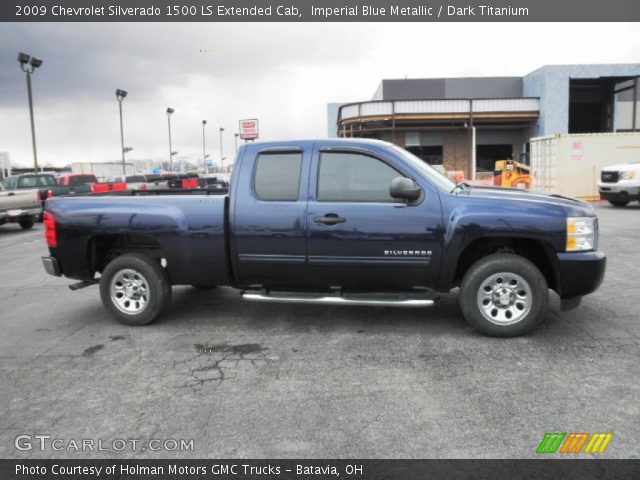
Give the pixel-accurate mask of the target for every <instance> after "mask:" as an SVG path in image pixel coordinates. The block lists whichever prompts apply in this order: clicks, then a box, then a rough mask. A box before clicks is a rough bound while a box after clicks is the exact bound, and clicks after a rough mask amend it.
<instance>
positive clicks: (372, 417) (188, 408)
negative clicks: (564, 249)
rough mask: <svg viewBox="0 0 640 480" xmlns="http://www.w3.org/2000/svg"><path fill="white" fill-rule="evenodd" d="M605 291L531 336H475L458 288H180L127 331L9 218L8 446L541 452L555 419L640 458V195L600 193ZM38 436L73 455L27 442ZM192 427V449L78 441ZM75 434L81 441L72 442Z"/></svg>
mask: <svg viewBox="0 0 640 480" xmlns="http://www.w3.org/2000/svg"><path fill="white" fill-rule="evenodd" d="M597 209H598V213H599V216H600V225H601V237H600V245H601V249H602V250H604V251H605V252H606V253H607V254H608V257H609V260H608V262H609V263H608V270H607V274H606V278H605V282H604V284H603V286H602V287H601V288H600V290H598V291H597V292H596V293H595V294H593V295H591V296H589V297H587V298H585V300H584V301H583V304H582V306H581V307H580V308H579V309H577V310H574V311H572V312H566V313H561V312H560V310H559V301H558V299H557V297H555V295H553V294H552V300H551V309H550V312H549V315H548V318H547V320H546V322H545V323H544V324H543V325H542V326H541V327H540V328H538V329H537V330H535V331H534V332H532V333H531V334H529V335H528V336H526V337H522V338H517V339H494V338H488V337H483V336H481V335H479V334H476V333H475V332H474V331H472V330H471V329H470V328H469V327H468V326H467V325H466V323H465V321H464V319H463V317H462V315H461V313H460V311H459V309H458V306H457V295H456V294H455V292H454V293H453V294H452V295H450V296H448V297H446V299H445V300H443V301H442V302H441V303H439V304H438V305H437V306H435V307H433V308H431V309H426V310H403V309H400V310H394V309H387V308H383V309H379V308H362V307H315V306H300V305H263V304H253V303H251V304H250V303H245V302H243V301H242V300H240V299H239V298H238V294H237V292H235V291H234V290H232V289H228V288H220V289H217V290H214V291H208V292H207V291H195V290H193V289H191V288H186V287H179V288H174V297H173V303H172V305H171V307H170V309H169V310H168V312H167V313H166V314H165V315H164V316H163V317H162V318H161V319H160V320H159V321H158V322H157V323H155V324H153V325H150V326H147V327H138V328H134V327H125V326H121V325H119V324H117V323H115V321H113V320H112V319H111V318H110V317H109V315H108V314H107V312H106V311H105V309H104V308H103V307H102V305H101V303H100V300H99V295H98V291H97V288H96V287H89V288H86V289H84V290H81V291H78V292H72V291H70V290H69V289H68V288H67V285H69V284H70V283H72V281H70V280H67V279H60V278H54V277H50V276H48V275H46V274H45V273H44V271H43V270H42V267H41V265H40V255H43V254H45V253H46V248H45V243H44V240H43V233H42V226H41V225H38V226H36V227H35V228H34V230H33V231H30V232H22V231H20V230H19V229H18V228H17V227H14V226H7V225H5V226H2V227H0V282H1V283H0V326H1V328H2V334H1V335H0V357H1V364H0V405H2V414H1V415H0V457H2V458H6V457H9V458H56V457H58V458H83V457H92V458H112V457H113V458H118V457H135V458H156V457H158V458H160V457H163V458H175V457H185V458H186V457H194V458H197V457H218V458H229V457H256V458H272V457H284V458H292V457H295V458H299V457H314V458H331V457H336V458H344V457H350V458H353V457H356V458H469V457H472V458H516V457H517V458H533V457H535V456H536V454H535V450H536V447H537V445H538V444H539V442H540V441H541V439H542V437H543V435H544V433H545V432H613V435H614V436H613V439H612V440H611V443H610V444H609V446H608V448H607V450H606V452H605V453H604V454H603V456H604V457H608V458H623V457H633V458H639V457H640V421H639V420H640V384H639V379H640V368H639V365H638V359H639V358H640V322H639V320H640V314H639V313H638V312H639V309H638V300H639V294H640V291H639V289H638V285H640V269H639V268H638V264H639V262H638V260H639V259H640V242H639V241H638V239H639V238H640V222H638V218H639V214H640V206H638V205H637V204H634V205H632V206H629V207H627V208H625V209H614V208H612V207H609V206H607V205H605V204H599V205H598V206H597ZM21 434H26V435H33V434H45V435H50V436H51V438H59V439H61V440H62V441H63V443H62V444H60V443H59V444H58V446H60V445H62V446H63V447H64V448H72V449H71V450H63V451H53V450H51V449H50V448H49V449H46V450H44V451H40V450H39V449H36V448H35V447H36V446H37V443H36V442H33V443H34V449H32V450H28V451H20V450H17V449H16V448H15V446H14V439H15V438H16V437H17V436H18V435H21ZM150 438H157V439H186V440H189V439H193V440H194V442H193V450H192V451H186V452H177V451H157V452H151V451H149V450H148V449H147V450H144V451H143V450H140V449H138V450H136V451H133V452H132V451H131V450H130V449H126V450H124V451H122V452H117V451H113V450H111V451H100V452H98V451H85V452H76V451H74V450H73V443H71V444H70V443H69V442H70V441H78V442H80V441H81V440H82V439H93V440H95V441H96V442H97V440H98V439H101V440H103V442H104V444H103V445H107V446H111V447H112V446H113V440H114V439H140V440H141V441H143V442H144V441H146V440H148V439H150ZM69 445H71V447H69Z"/></svg>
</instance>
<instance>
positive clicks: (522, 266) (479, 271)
mask: <svg viewBox="0 0 640 480" xmlns="http://www.w3.org/2000/svg"><path fill="white" fill-rule="evenodd" d="M514 281H515V283H514V284H513V285H511V283H512V282H514ZM485 288H488V289H489V290H488V293H487V290H485ZM503 301H504V302H505V304H503V303H501V302H503ZM459 302H460V308H461V310H462V313H463V314H464V317H465V319H466V320H467V322H468V323H469V325H471V327H473V328H474V329H476V330H477V331H479V332H481V333H483V334H485V335H489V336H492V337H517V336H519V335H523V334H525V333H527V332H528V331H529V330H531V329H532V328H534V327H535V326H536V325H538V324H539V323H540V322H541V321H542V320H543V319H544V317H545V314H546V312H547V305H548V303H549V289H548V285H547V281H546V280H545V278H544V276H543V275H542V273H541V272H540V270H538V268H537V267H536V266H535V265H534V264H533V263H531V262H530V261H529V260H527V259H526V258H524V257H521V256H519V255H515V254H511V253H496V254H493V255H489V256H486V257H483V258H481V259H480V260H478V261H477V262H476V263H474V264H473V265H472V266H471V268H469V270H467V273H466V274H465V275H464V278H463V280H462V284H461V285H460V297H459ZM487 302H488V303H487ZM512 312H515V313H512ZM490 317H493V318H492V319H491V320H490V319H489V318H490Z"/></svg>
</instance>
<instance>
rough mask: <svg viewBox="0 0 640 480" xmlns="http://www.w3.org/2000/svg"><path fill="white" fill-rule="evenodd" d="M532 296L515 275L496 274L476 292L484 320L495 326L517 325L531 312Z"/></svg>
mask: <svg viewBox="0 0 640 480" xmlns="http://www.w3.org/2000/svg"><path fill="white" fill-rule="evenodd" d="M532 300H533V295H532V293H531V287H530V286H529V283H527V281H526V280H525V279H524V278H522V277H521V276H520V275H517V274H515V273H506V272H501V273H496V274H494V275H491V276H490V277H488V278H487V279H486V280H485V281H484V282H482V284H481V285H480V289H479V290H478V296H477V301H478V308H479V310H480V312H481V313H482V315H483V316H484V318H486V319H487V320H489V321H490V322H491V323H494V324H496V325H511V324H514V323H518V322H519V321H520V320H522V319H523V318H524V317H526V316H527V314H528V313H529V311H530V310H531V304H532Z"/></svg>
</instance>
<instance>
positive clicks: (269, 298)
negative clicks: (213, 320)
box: [240, 292, 434, 308]
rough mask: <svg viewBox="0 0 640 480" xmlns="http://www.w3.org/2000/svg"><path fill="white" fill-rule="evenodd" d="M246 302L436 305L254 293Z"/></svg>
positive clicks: (247, 295) (245, 295)
mask: <svg viewBox="0 0 640 480" xmlns="http://www.w3.org/2000/svg"><path fill="white" fill-rule="evenodd" d="M240 295H241V296H242V298H244V299H245V300H249V301H251V302H271V303H306V304H314V305H359V306H370V307H371V306H373V307H409V308H416V307H430V306H432V305H433V304H434V302H433V300H431V299H426V298H425V299H418V298H410V299H393V298H390V299H380V298H378V299H375V298H372V299H366V298H357V297H352V298H348V297H341V296H331V295H329V296H324V297H314V296H304V295H290V296H287V295H270V294H262V293H253V292H242V293H241V294H240Z"/></svg>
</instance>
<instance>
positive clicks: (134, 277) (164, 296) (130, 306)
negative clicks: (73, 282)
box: [100, 253, 171, 325]
mask: <svg viewBox="0 0 640 480" xmlns="http://www.w3.org/2000/svg"><path fill="white" fill-rule="evenodd" d="M100 298H101V299H102V303H103V304H104V306H105V307H107V310H109V311H110V312H111V314H112V315H113V316H114V317H115V318H116V320H118V321H119V322H120V323H123V324H125V325H146V324H148V323H151V322H153V321H154V320H155V319H156V318H157V317H158V316H159V315H160V314H161V313H162V311H163V310H164V308H165V307H166V306H167V305H168V304H169V302H170V300H171V283H170V282H169V277H168V275H167V272H165V270H164V269H163V268H162V267H161V266H160V264H159V263H158V262H156V261H155V260H154V259H152V258H151V257H149V256H147V255H143V254H138V253H128V254H125V255H121V256H119V257H117V258H115V259H114V260H112V261H111V262H110V263H109V264H108V265H107V267H106V268H105V269H104V271H103V272H102V277H101V279H100Z"/></svg>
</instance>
